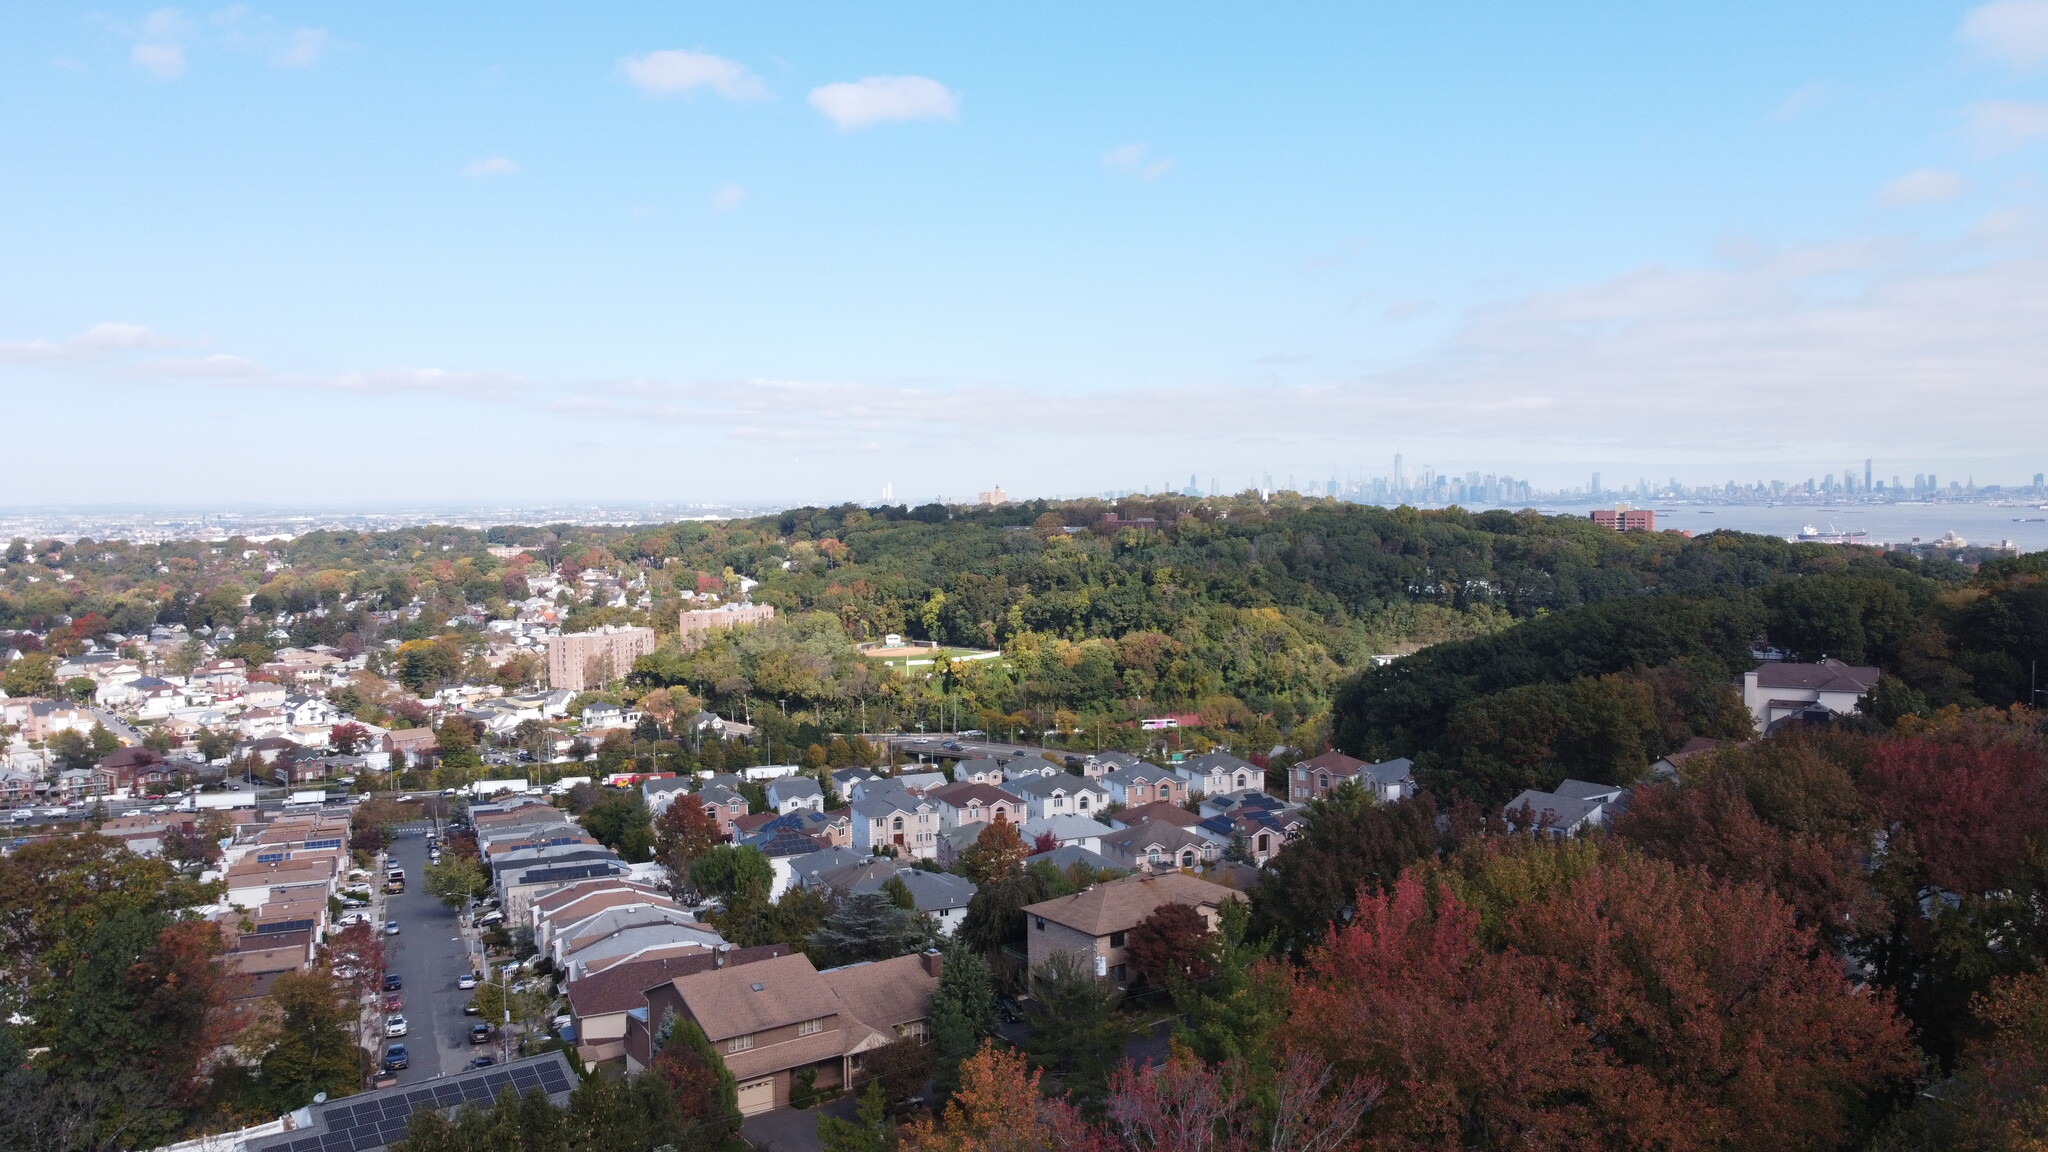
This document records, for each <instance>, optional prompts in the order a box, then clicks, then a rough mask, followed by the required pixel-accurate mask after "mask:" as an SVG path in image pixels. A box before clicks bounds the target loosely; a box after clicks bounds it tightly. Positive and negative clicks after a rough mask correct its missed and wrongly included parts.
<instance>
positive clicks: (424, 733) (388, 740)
mask: <svg viewBox="0 0 2048 1152" xmlns="http://www.w3.org/2000/svg"><path fill="white" fill-rule="evenodd" d="M379 744H380V746H381V747H382V748H383V750H384V751H385V752H387V753H389V754H392V755H395V756H399V757H402V758H403V762H404V764H405V766H406V767H407V768H417V767H419V766H420V762H421V761H422V760H425V759H426V758H427V757H428V756H431V755H433V752H434V749H435V748H437V747H439V746H440V738H439V737H437V736H435V735H434V730H433V729H432V728H397V729H393V730H392V731H390V732H386V733H385V734H384V739H383V740H381V741H379Z"/></svg>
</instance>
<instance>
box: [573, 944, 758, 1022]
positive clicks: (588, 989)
mask: <svg viewBox="0 0 2048 1152" xmlns="http://www.w3.org/2000/svg"><path fill="white" fill-rule="evenodd" d="M787 955H789V945H787V944H769V945H766V946H764V947H761V948H736V949H734V950H733V951H731V952H728V953H726V954H725V966H726V967H728V968H732V967H737V966H739V965H742V964H751V963H754V962H756V961H760V960H772V959H774V958H775V957H777V956H787ZM717 963H718V958H717V957H716V956H714V955H712V954H711V953H708V952H706V951H704V950H703V949H701V948H699V949H697V950H695V951H693V952H691V953H690V954H688V955H686V956H664V957H661V958H660V959H657V960H630V961H628V962H626V963H624V964H617V965H614V966H612V967H610V968H607V969H605V970H604V971H602V972H599V973H596V974H594V975H590V976H585V977H584V978H583V979H581V980H575V981H571V982H570V984H569V1007H570V1008H571V1009H572V1010H573V1011H574V1012H575V1013H576V1015H578V1016H603V1015H605V1014H606V1013H610V1012H624V1011H627V1010H629V1009H633V1008H640V1007H644V1006H645V1005H646V1004H647V990H648V989H649V988H655V987H659V986H660V985H662V984H666V983H668V982H669V981H670V980H674V979H675V978H676V977H678V976H694V975H696V974H697V973H699V972H709V971H711V970H713V969H714V968H715V967H716V966H717Z"/></svg>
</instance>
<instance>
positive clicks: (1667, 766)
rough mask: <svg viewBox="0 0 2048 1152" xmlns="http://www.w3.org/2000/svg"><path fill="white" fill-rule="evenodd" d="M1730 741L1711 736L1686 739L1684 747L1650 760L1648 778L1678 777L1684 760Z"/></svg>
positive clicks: (1671, 778) (1728, 743)
mask: <svg viewBox="0 0 2048 1152" xmlns="http://www.w3.org/2000/svg"><path fill="white" fill-rule="evenodd" d="M1731 743H1733V742H1732V741H1728V740H1716V739H1714V738H1713V737H1711V736H1694V737H1693V738H1692V739H1690V740H1687V741H1686V742H1685V745H1684V747H1681V748H1680V749H1679V750H1678V751H1676V752H1667V753H1665V754H1664V755H1662V756H1659V757H1657V758H1656V759H1655V760H1652V761H1651V762H1650V779H1652V780H1676V779H1678V769H1679V768H1680V766H1682V765H1683V764H1684V763H1685V762H1686V761H1688V760H1691V759H1692V758H1693V757H1695V756H1698V755H1701V754H1702V753H1706V752H1712V751H1713V750H1714V749H1716V748H1726V747H1728V746H1729V745H1730V744H1731Z"/></svg>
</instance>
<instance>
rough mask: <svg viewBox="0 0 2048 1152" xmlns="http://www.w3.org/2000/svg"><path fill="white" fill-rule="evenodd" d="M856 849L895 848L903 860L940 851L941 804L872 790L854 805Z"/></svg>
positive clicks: (910, 795) (922, 856) (869, 850)
mask: <svg viewBox="0 0 2048 1152" xmlns="http://www.w3.org/2000/svg"><path fill="white" fill-rule="evenodd" d="M853 846H854V847H855V848H858V849H860V850H861V851H863V852H870V853H872V852H875V851H876V850H877V849H880V848H892V849H894V850H895V852H896V855H897V856H898V857H901V858H904V859H913V858H916V859H929V858H931V857H933V856H936V855H938V851H939V805H938V802H937V801H935V800H926V799H923V798H922V797H919V796H914V795H912V794H910V793H909V792H907V791H901V790H897V791H870V792H869V793H868V794H866V795H865V796H863V797H861V798H860V799H859V800H856V801H854V802H853Z"/></svg>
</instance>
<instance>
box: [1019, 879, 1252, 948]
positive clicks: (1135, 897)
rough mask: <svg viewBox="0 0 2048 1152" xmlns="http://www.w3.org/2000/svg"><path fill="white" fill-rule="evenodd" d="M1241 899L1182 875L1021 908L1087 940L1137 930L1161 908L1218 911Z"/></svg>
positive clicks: (1127, 882)
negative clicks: (1227, 902)
mask: <svg viewBox="0 0 2048 1152" xmlns="http://www.w3.org/2000/svg"><path fill="white" fill-rule="evenodd" d="M1237 899H1242V897H1240V896H1239V895H1238V894H1237V893H1235V892H1232V891H1231V890H1230V889H1228V888H1225V887H1223V886H1222V885H1219V884H1211V883H1209V882H1208V881H1206V880H1197V879H1196V878H1195V877H1193V876H1189V875H1187V874H1185V873H1182V872H1163V873H1160V874H1159V875H1156V876H1128V877H1125V878H1124V879H1122V880H1112V881H1110V882H1109V883H1107V884H1097V885H1096V886H1095V887H1093V888H1090V889H1088V890H1087V891H1085V892H1076V893H1075V894H1073V895H1072V896H1062V897H1060V898H1059V899H1057V900H1047V901H1045V902H1044V903H1042V904H1030V905H1027V906H1025V908H1024V912H1025V914H1026V915H1029V916H1043V917H1045V918H1046V919H1047V920H1050V921H1052V922H1053V923H1055V924H1064V925H1066V926H1067V927H1069V928H1072V929H1074V930H1075V931H1077V932H1085V933H1087V934H1088V935H1090V936H1107V935H1109V934H1110V933H1111V932H1124V931H1128V930H1130V929H1131V928H1134V927H1136V926H1137V924H1138V922H1139V921H1141V920H1143V919H1144V918H1145V917H1147V916H1150V915H1151V914H1152V913H1153V911H1154V910H1156V909H1157V908H1158V907H1159V906H1160V905H1162V904H1192V905H1195V906H1196V907H1200V906H1202V905H1208V906H1210V907H1212V908H1215V907H1221V906H1222V903H1223V901H1225V900H1237Z"/></svg>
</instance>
